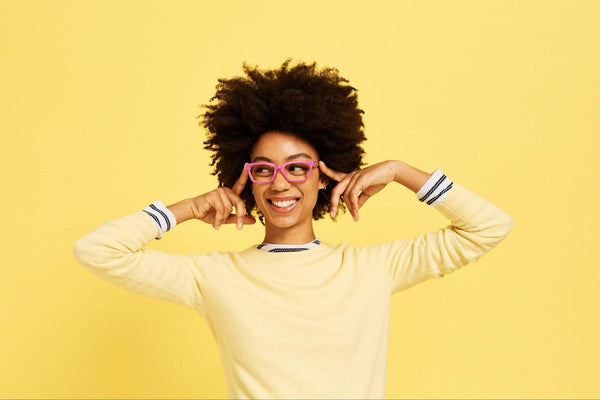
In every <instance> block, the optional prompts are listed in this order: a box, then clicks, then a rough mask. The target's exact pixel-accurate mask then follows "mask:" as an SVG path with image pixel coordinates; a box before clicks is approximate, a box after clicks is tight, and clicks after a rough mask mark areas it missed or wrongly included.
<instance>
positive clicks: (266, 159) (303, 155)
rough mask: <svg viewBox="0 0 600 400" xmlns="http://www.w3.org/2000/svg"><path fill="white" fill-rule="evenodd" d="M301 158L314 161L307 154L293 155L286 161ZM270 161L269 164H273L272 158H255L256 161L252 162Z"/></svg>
mask: <svg viewBox="0 0 600 400" xmlns="http://www.w3.org/2000/svg"><path fill="white" fill-rule="evenodd" d="M300 157H306V158H310V159H311V160H312V157H311V156H309V155H308V154H306V153H298V154H292V155H291V156H289V157H288V158H286V159H285V161H290V160H293V159H295V158H300ZM259 160H261V161H268V162H273V160H271V159H270V158H267V157H254V161H252V162H257V161H259Z"/></svg>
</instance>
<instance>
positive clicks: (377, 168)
mask: <svg viewBox="0 0 600 400" xmlns="http://www.w3.org/2000/svg"><path fill="white" fill-rule="evenodd" d="M398 163H399V161H395V160H388V161H383V162H380V163H377V164H373V165H370V166H368V167H366V168H363V169H358V170H356V171H352V172H348V173H346V172H339V171H335V170H332V169H330V168H329V167H327V166H326V165H325V163H324V162H323V161H319V168H320V170H321V171H322V172H323V173H324V174H325V175H327V176H329V177H331V178H333V179H335V180H336V181H338V182H339V183H338V184H337V185H336V186H335V187H334V188H333V191H332V192H331V203H330V207H329V210H330V213H331V216H332V217H334V216H335V214H336V213H337V208H338V202H339V198H340V196H342V197H343V199H344V202H345V203H346V205H347V206H348V209H349V211H350V213H351V214H352V217H353V218H354V221H358V210H359V208H361V207H362V206H363V205H364V204H365V202H366V201H367V200H368V199H369V198H370V197H371V196H373V195H374V194H375V193H377V192H379V191H380V190H381V189H383V188H384V187H385V185H387V184H388V183H390V182H392V181H393V180H394V177H395V176H396V170H397V166H398ZM359 193H360V195H359Z"/></svg>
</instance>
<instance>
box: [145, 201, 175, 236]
mask: <svg viewBox="0 0 600 400" xmlns="http://www.w3.org/2000/svg"><path fill="white" fill-rule="evenodd" d="M142 211H144V212H145V213H146V214H148V215H149V216H151V217H152V219H153V220H154V222H155V223H156V227H157V228H158V235H157V236H156V239H161V238H162V235H163V233H165V232H167V231H170V230H171V229H173V228H174V227H175V225H177V220H176V219H175V215H173V213H172V212H171V210H169V209H168V208H167V207H165V205H164V204H163V203H162V201H160V200H156V201H155V202H154V203H151V204H149V205H148V206H147V207H146V208H144V209H143V210H142Z"/></svg>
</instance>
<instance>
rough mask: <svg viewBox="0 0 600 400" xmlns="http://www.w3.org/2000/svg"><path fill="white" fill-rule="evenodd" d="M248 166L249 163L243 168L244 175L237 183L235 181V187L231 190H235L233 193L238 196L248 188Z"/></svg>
mask: <svg viewBox="0 0 600 400" xmlns="http://www.w3.org/2000/svg"><path fill="white" fill-rule="evenodd" d="M246 164H248V163H244V168H242V174H241V175H240V177H239V178H238V179H237V181H235V183H234V184H233V187H232V188H231V190H233V193H235V194H237V195H238V196H239V194H240V193H242V190H244V187H246V182H248V170H247V169H246Z"/></svg>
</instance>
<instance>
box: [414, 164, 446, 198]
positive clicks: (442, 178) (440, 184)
mask: <svg viewBox="0 0 600 400" xmlns="http://www.w3.org/2000/svg"><path fill="white" fill-rule="evenodd" d="M453 183H454V182H452V181H451V180H450V179H449V178H448V177H447V176H446V175H444V173H443V172H442V171H440V169H439V168H438V169H436V170H435V171H433V174H431V177H430V178H429V179H428V180H427V182H425V184H424V185H423V187H421V189H419V191H418V192H417V198H418V199H419V201H421V202H424V201H426V202H427V204H429V205H431V206H435V205H437V204H440V203H441V202H443V201H444V199H445V198H446V196H447V195H448V192H449V191H450V189H452V184H453Z"/></svg>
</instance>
